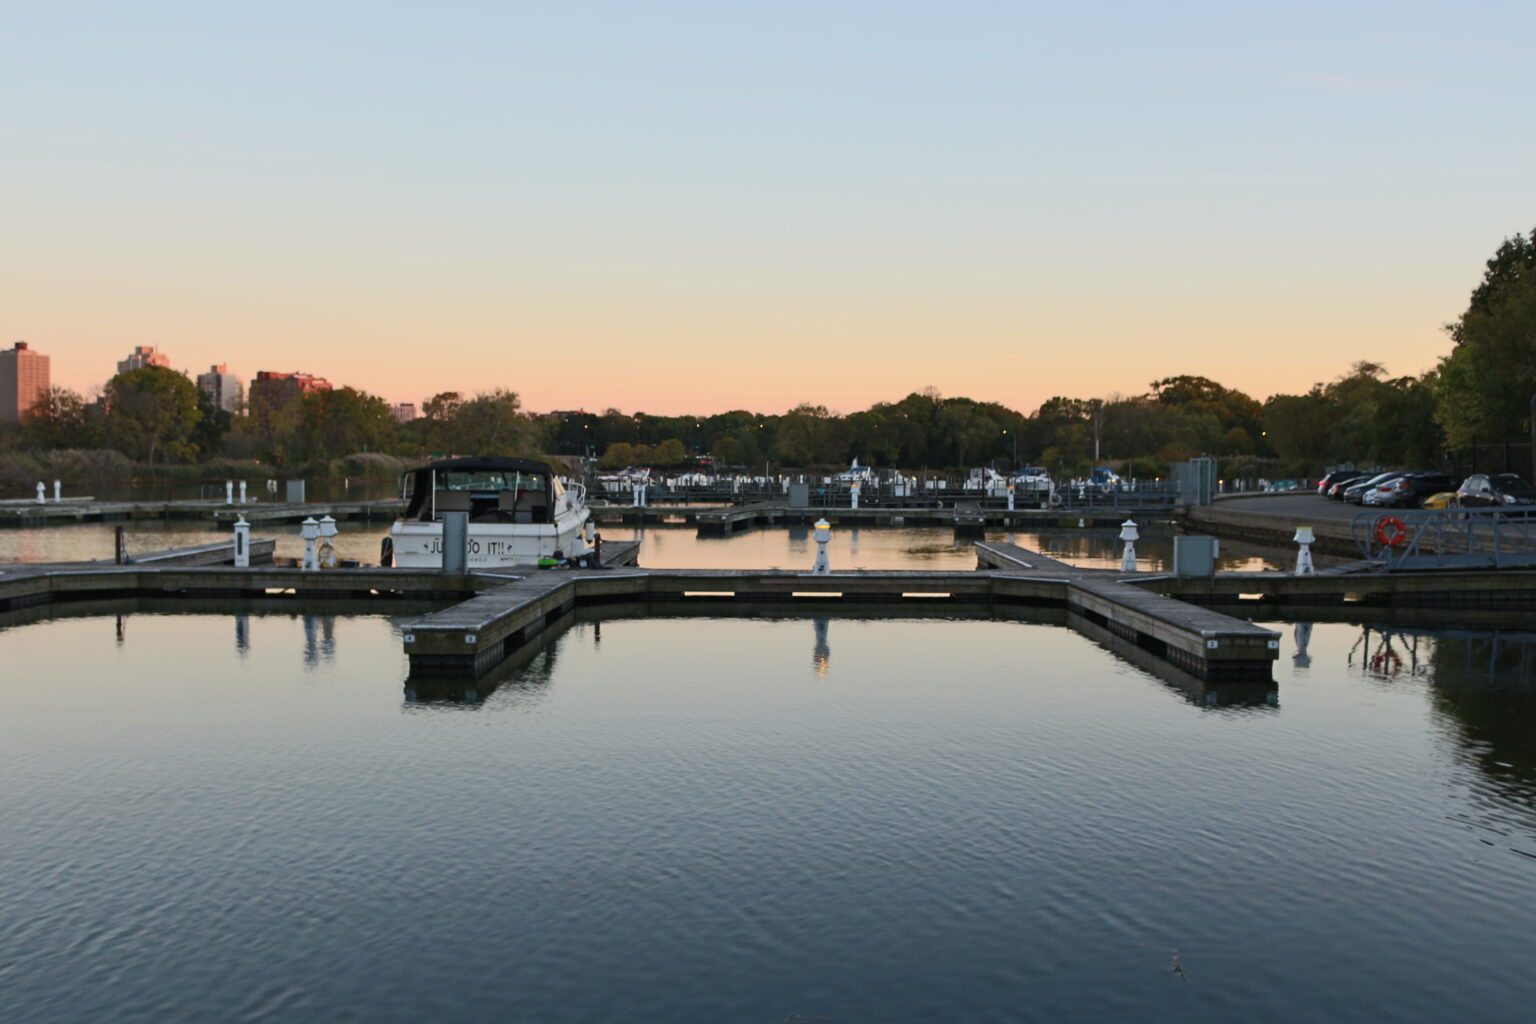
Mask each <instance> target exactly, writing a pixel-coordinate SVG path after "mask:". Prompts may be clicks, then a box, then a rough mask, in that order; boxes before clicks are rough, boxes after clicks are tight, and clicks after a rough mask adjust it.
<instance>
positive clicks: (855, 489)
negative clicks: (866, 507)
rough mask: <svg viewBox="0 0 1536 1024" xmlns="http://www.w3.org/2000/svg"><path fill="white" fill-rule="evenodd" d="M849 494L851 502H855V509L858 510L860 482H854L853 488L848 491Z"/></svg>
mask: <svg viewBox="0 0 1536 1024" xmlns="http://www.w3.org/2000/svg"><path fill="white" fill-rule="evenodd" d="M848 493H849V495H850V497H851V500H852V502H853V507H854V508H858V507H859V482H858V481H857V480H855V481H854V482H853V486H852V487H850V488H849V489H848Z"/></svg>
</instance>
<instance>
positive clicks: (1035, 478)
mask: <svg viewBox="0 0 1536 1024" xmlns="http://www.w3.org/2000/svg"><path fill="white" fill-rule="evenodd" d="M1013 486H1014V488H1015V489H1017V490H1020V491H1049V490H1050V489H1051V474H1049V473H1047V472H1046V471H1045V469H1044V468H1043V467H1041V466H1025V467H1024V468H1023V469H1021V470H1019V471H1018V472H1017V473H1015V474H1013Z"/></svg>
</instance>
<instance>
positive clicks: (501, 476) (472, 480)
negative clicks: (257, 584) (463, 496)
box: [437, 469, 545, 493]
mask: <svg viewBox="0 0 1536 1024" xmlns="http://www.w3.org/2000/svg"><path fill="white" fill-rule="evenodd" d="M437 486H438V488H439V489H441V490H444V491H470V492H471V493H488V492H496V491H542V490H545V478H544V477H542V476H539V475H538V474H536V473H518V472H516V471H507V472H503V471H502V470H499V469H477V470H473V471H470V472H465V471H463V470H452V469H448V470H440V471H439V472H438V474H437Z"/></svg>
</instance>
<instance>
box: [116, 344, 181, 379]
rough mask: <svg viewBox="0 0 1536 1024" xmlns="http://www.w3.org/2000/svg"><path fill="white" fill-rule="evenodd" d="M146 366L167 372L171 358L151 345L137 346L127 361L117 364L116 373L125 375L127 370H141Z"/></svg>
mask: <svg viewBox="0 0 1536 1024" xmlns="http://www.w3.org/2000/svg"><path fill="white" fill-rule="evenodd" d="M146 366H158V367H160V368H161V369H162V370H169V369H170V368H171V357H170V356H168V355H166V354H165V353H164V352H161V351H160V350H159V349H157V348H155V346H153V345H137V346H135V347H134V350H133V352H132V353H130V354H129V356H128V358H127V359H124V360H121V361H119V362H118V364H117V372H118V373H127V372H128V371H129V370H142V369H143V368H144V367H146Z"/></svg>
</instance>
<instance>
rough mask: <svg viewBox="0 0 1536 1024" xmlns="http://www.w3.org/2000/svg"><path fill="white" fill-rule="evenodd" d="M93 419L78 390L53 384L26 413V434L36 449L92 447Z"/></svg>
mask: <svg viewBox="0 0 1536 1024" xmlns="http://www.w3.org/2000/svg"><path fill="white" fill-rule="evenodd" d="M94 418H95V417H94V416H93V415H92V413H91V409H90V406H88V405H87V404H86V402H85V399H84V398H81V397H80V395H79V394H78V393H77V392H74V391H71V390H69V389H68V388H61V387H59V386H58V385H54V386H53V387H51V388H49V389H48V391H47V392H46V393H45V394H43V395H42V396H41V397H39V398H38V400H37V401H36V402H35V403H33V405H32V408H31V409H30V410H29V411H28V412H27V416H26V419H25V421H24V422H25V423H26V436H27V438H28V440H29V441H31V443H32V445H33V446H34V447H37V448H90V447H93V446H94V440H95V439H94V437H93V436H92V435H93V433H94V431H93V430H92V429H91V428H92V426H93V425H94V424H93V420H94Z"/></svg>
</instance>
